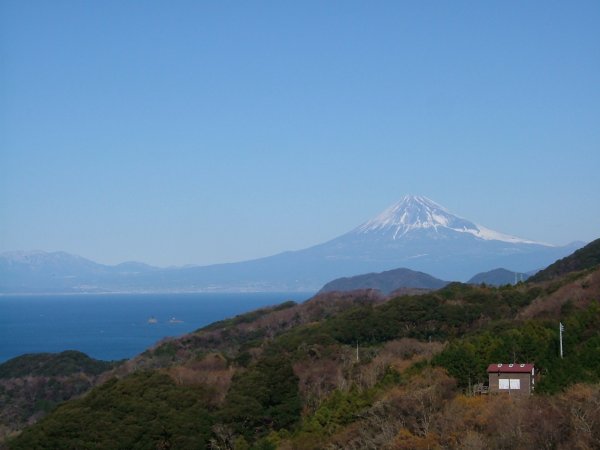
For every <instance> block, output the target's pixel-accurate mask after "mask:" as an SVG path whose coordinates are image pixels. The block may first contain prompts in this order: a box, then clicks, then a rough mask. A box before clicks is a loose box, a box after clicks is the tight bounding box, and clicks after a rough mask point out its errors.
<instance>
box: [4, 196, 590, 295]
mask: <svg viewBox="0 0 600 450" xmlns="http://www.w3.org/2000/svg"><path fill="white" fill-rule="evenodd" d="M581 246H583V243H573V244H570V245H567V246H564V247H558V246H552V245H548V244H543V243H540V242H535V241H531V240H527V239H521V238H518V237H515V236H509V235H506V234H503V233H499V232H497V231H493V230H490V229H488V228H486V227H483V226H481V225H478V224H476V223H474V222H472V221H470V220H467V219H463V218H461V217H458V216H456V215H453V214H452V213H450V212H449V211H448V210H447V209H446V208H444V207H443V206H441V205H438V204H437V203H435V202H434V201H432V200H429V199H427V198H425V197H420V196H406V197H404V198H402V199H401V200H400V201H399V202H398V203H396V204H394V205H392V206H391V207H389V208H388V209H386V210H385V211H383V212H382V213H381V214H379V215H378V216H376V217H374V218H373V219H371V220H369V221H367V222H365V223H363V224H362V225H360V226H358V227H356V228H354V229H353V230H351V231H349V232H348V233H346V234H344V235H342V236H339V237H337V238H335V239H332V240H330V241H328V242H325V243H323V244H319V245H315V246H313V247H310V248H307V249H304V250H298V251H293V252H284V253H280V254H278V255H274V256H269V257H266V258H260V259H255V260H251V261H244V262H239V263H233V264H217V265H212V266H204V267H182V268H168V269H157V268H149V267H148V268H146V267H143V269H144V270H141V269H140V268H139V267H137V266H140V265H139V264H138V265H136V268H135V270H132V269H131V268H130V267H129V266H127V267H125V266H123V265H120V266H102V265H97V264H95V263H92V262H91V261H87V260H84V259H83V258H79V259H78V258H76V257H71V258H67V257H66V256H65V254H60V253H57V254H50V255H42V256H43V258H41V257H39V255H38V256H36V257H35V258H34V257H31V256H27V257H25V256H23V255H22V254H18V253H17V254H0V293H2V292H4V293H6V292H57V291H60V292H83V291H86V292H106V291H113V292H114V291H119V292H194V291H209V292H218V291H238V292H239V291H279V292H286V291H317V290H319V289H320V288H321V287H322V286H323V285H324V284H325V283H327V282H328V281H331V280H334V279H336V278H341V277H352V276H355V275H361V274H367V273H373V272H384V271H389V270H393V269H399V268H406V269H411V270H413V271H419V272H425V273H426V274H429V275H431V276H434V277H436V278H439V279H442V280H448V281H467V280H468V279H470V278H471V277H472V276H473V275H475V274H477V273H480V272H486V271H490V270H493V269H496V268H498V267H505V268H507V269H509V270H511V271H515V272H529V271H532V270H535V269H541V268H544V267H546V266H548V265H549V264H551V263H553V262H554V261H556V260H557V259H559V258H562V257H564V256H567V255H569V254H571V253H573V251H575V250H576V249H578V248H579V247H581ZM57 255H58V256H57ZM67 256H68V255H67ZM44 261H46V262H44ZM60 261H66V262H68V264H67V263H66V262H65V263H64V264H63V263H60ZM146 269H148V270H146Z"/></svg>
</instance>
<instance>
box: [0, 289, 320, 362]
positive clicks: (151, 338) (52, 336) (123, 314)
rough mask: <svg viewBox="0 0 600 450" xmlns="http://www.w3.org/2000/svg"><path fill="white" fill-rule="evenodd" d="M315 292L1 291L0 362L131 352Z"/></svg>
mask: <svg viewBox="0 0 600 450" xmlns="http://www.w3.org/2000/svg"><path fill="white" fill-rule="evenodd" d="M310 296H311V293H297V292H294V293H243V294H237V293H236V294H229V293H227V294H226V293H218V294H212V293H210V294H208V293H207V294H205V293H202V294H98V295H96V294H81V295H79V294H76V295H14V296H12V295H5V296H0V363H1V362H4V361H6V360H8V359H10V358H13V357H15V356H19V355H22V354H25V353H36V352H61V351H63V350H79V351H82V352H84V353H86V354H88V355H89V356H91V357H93V358H97V359H102V360H117V359H123V358H131V357H133V356H135V355H137V354H139V353H141V352H143V351H144V350H146V349H147V348H148V347H150V346H152V345H153V344H155V343H156V342H157V341H159V340H160V339H162V338H164V337H167V336H180V335H182V334H185V333H188V332H190V331H194V330H197V329H198V328H200V327H202V326H205V325H208V324H210V323H212V322H215V321H217V320H222V319H226V318H228V317H233V316H235V315H237V314H241V313H244V312H247V311H252V310H254V309H257V308H260V307H263V306H269V305H276V304H279V303H282V302H284V301H288V300H294V301H296V302H302V301H304V300H307V299H308V298H310Z"/></svg>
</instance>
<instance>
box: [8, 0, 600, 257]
mask: <svg viewBox="0 0 600 450" xmlns="http://www.w3.org/2000/svg"><path fill="white" fill-rule="evenodd" d="M598 24H600V2H599V1H597V0H593V1H574V2H555V1H548V0H545V1H540V2H528V1H524V2H521V1H508V2H506V1H502V2H501V1H497V2H488V1H481V2H477V1H464V2H463V1H389V2H386V1H373V2H367V1H326V2H324V1H298V2H285V1H283V2H282V1H270V2H265V1H237V2H234V1H173V2H167V1H126V0H119V1H107V0H103V1H97V2H91V1H61V0H56V1H45V0H44V1H29V0H25V1H22V0H18V1H9V0H0V251H7V250H34V249H39V250H46V251H55V250H63V251H67V252H70V253H75V254H78V255H81V256H84V257H87V258H90V259H93V260H95V261H98V262H102V263H109V264H114V263H119V262H123V261H128V260H137V261H143V262H147V263H150V264H154V265H159V266H168V265H183V264H209V263H218V262H229V261H239V260H244V259H249V258H254V257H260V256H268V255H271V254H275V253H278V252H281V251H285V250H296V249H301V248H305V247H307V246H310V245H314V244H317V243H321V242H323V241H326V240H328V239H331V238H334V237H336V236H338V235H340V234H342V233H345V232H346V231H349V230H350V229H352V228H354V227H355V226H357V225H359V224H360V223H362V222H364V221H366V220H368V219H369V218H371V217H372V216H374V215H376V214H378V213H379V212H380V211H381V210H383V209H384V208H386V207H387V206H389V205H390V204H392V203H394V202H396V201H397V200H399V199H400V198H401V197H402V196H403V195H405V194H417V195H425V196H427V197H429V198H431V199H432V200H434V201H436V202H438V203H440V204H442V205H444V206H446V207H447V208H448V209H449V210H450V211H451V212H453V213H455V214H458V215H460V216H462V217H465V218H468V219H470V220H472V221H474V222H476V223H480V224H482V225H485V226H487V227H489V228H492V229H495V230H498V231H501V232H504V233H509V234H514V235H517V236H520V237H524V238H528V239H534V240H540V241H545V242H550V243H554V244H566V243H568V242H570V241H574V240H583V241H590V240H593V239H596V238H598V237H600V26H599V25H598Z"/></svg>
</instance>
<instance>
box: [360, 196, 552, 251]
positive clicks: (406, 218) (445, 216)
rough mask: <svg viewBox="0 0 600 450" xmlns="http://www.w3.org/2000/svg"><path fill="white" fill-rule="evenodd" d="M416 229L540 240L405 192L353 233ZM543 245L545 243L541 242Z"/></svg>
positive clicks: (393, 236) (394, 232)
mask: <svg viewBox="0 0 600 450" xmlns="http://www.w3.org/2000/svg"><path fill="white" fill-rule="evenodd" d="M416 230H427V231H432V232H434V233H440V232H443V231H453V232H458V233H467V234H470V235H472V236H474V237H476V238H479V239H483V240H486V241H490V240H494V241H504V242H511V243H520V244H540V243H539V242H534V241H529V240H526V239H521V238H518V237H515V236H510V235H507V234H504V233H500V232H497V231H494V230H490V229H488V228H485V227H483V226H481V225H477V224H476V223H474V222H471V221H469V220H467V219H463V218H462V217H459V216H456V215H454V214H451V213H450V212H449V211H448V210H447V209H446V208H444V207H443V206H441V205H439V204H438V203H436V202H434V201H433V200H430V199H429V198H427V197H424V196H420V195H406V196H404V197H403V198H402V199H401V200H400V201H399V202H397V203H395V204H393V205H392V206H390V207H389V208H387V209H386V210H385V211H383V212H382V213H381V214H379V215H378V216H376V217H375V218H373V219H371V220H369V221H367V222H365V223H364V224H362V225H360V226H359V227H358V228H357V229H356V230H355V233H359V234H368V233H377V234H383V235H386V236H389V237H391V239H392V240H396V239H400V238H402V237H403V236H405V235H407V234H408V233H411V232H413V231H416ZM542 245H547V244H542Z"/></svg>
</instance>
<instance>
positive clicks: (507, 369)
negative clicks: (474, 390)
mask: <svg viewBox="0 0 600 450" xmlns="http://www.w3.org/2000/svg"><path fill="white" fill-rule="evenodd" d="M487 373H488V376H489V392H490V394H496V393H501V392H507V393H509V394H531V393H532V392H533V389H534V388H535V367H534V366H533V364H516V363H514V364H504V363H499V364H490V365H489V366H488V368H487Z"/></svg>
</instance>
